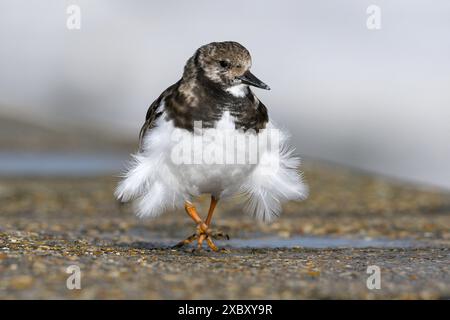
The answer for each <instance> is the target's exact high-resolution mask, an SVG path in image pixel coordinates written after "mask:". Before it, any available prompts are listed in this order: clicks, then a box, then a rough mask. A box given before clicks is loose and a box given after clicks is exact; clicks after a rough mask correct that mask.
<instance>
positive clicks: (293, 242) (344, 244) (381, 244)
mask: <svg viewBox="0 0 450 320" xmlns="http://www.w3.org/2000/svg"><path fill="white" fill-rule="evenodd" d="M135 236H136V235H135ZM107 238H108V237H107ZM137 238H138V239H139V241H138V243H139V246H143V247H149V248H150V247H171V246H173V245H175V244H176V243H178V241H180V240H181V239H168V238H158V237H157V235H156V234H153V235H149V234H148V233H147V234H146V236H137ZM110 239H111V238H110ZM136 240H137V239H136ZM214 242H215V243H216V244H217V245H218V246H219V247H222V248H255V249H264V248H267V249H274V248H310V249H327V248H411V247H427V246H429V245H430V244H429V243H427V242H423V241H418V240H409V239H402V240H390V239H380V238H377V239H355V238H342V237H339V238H338V237H313V236H297V237H291V238H281V237H256V238H252V239H236V238H234V239H231V240H215V241H214Z"/></svg>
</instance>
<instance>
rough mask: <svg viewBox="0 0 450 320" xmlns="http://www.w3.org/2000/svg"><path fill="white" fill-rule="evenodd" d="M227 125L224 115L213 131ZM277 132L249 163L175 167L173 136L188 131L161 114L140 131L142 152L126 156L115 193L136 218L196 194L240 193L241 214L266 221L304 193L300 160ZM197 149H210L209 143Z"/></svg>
mask: <svg viewBox="0 0 450 320" xmlns="http://www.w3.org/2000/svg"><path fill="white" fill-rule="evenodd" d="M232 127H234V122H233V121H232V119H231V117H230V115H229V113H225V114H224V117H223V118H222V120H221V121H219V123H218V124H217V130H225V129H229V128H232ZM272 129H276V128H275V127H274V126H273V124H272V123H269V125H268V127H267V129H265V130H272ZM263 131H264V130H263ZM278 132H279V133H280V134H279V148H277V149H276V150H272V149H270V150H269V149H265V150H263V151H262V152H261V151H260V152H261V153H260V155H259V159H258V162H257V163H255V164H231V165H229V164H200V165H199V164H181V165H180V164H176V163H174V162H173V160H172V158H171V154H172V149H173V147H174V144H173V143H171V142H172V141H173V136H174V134H175V135H176V134H178V135H180V134H182V135H184V136H185V137H186V138H192V135H193V133H190V132H188V131H186V130H184V129H179V128H175V127H174V126H173V123H172V121H166V120H165V119H164V116H161V117H159V118H158V120H157V122H156V125H155V127H154V128H153V129H151V130H149V131H148V132H147V134H146V135H145V137H144V140H143V147H142V151H140V152H139V153H137V154H135V155H133V156H132V161H131V162H130V164H129V167H128V169H127V170H126V172H125V174H124V176H123V180H122V181H121V182H120V183H119V185H118V187H117V189H116V192H115V195H116V197H117V198H118V199H120V200H121V201H124V202H126V201H130V200H134V205H135V210H136V213H137V215H138V216H141V217H143V216H147V217H155V216H158V215H159V214H161V213H162V212H164V211H166V210H169V209H175V208H181V207H183V205H184V202H185V201H192V200H193V197H195V196H198V195H200V194H201V193H211V194H213V195H214V196H216V197H218V198H222V199H223V198H226V197H230V196H233V195H237V194H244V195H245V197H246V198H247V200H246V204H245V207H244V210H245V212H247V213H249V214H251V215H253V216H254V217H256V218H258V219H261V220H264V221H270V220H271V219H273V218H274V217H277V216H278V215H279V214H280V212H281V203H282V202H284V201H288V200H302V199H305V198H306V197H307V194H308V189H307V186H306V185H305V184H304V183H303V182H302V178H301V174H300V172H299V166H300V160H299V158H297V157H295V156H294V155H293V149H292V148H291V147H289V145H288V136H287V135H286V134H285V133H283V132H282V131H280V130H278ZM260 133H261V131H260ZM203 148H209V150H210V149H211V146H210V145H206V146H204V147H203ZM217 148H219V147H217ZM220 148H222V146H220ZM194 151H195V149H194ZM225 152H227V151H225ZM235 152H241V151H240V150H239V149H237V150H235Z"/></svg>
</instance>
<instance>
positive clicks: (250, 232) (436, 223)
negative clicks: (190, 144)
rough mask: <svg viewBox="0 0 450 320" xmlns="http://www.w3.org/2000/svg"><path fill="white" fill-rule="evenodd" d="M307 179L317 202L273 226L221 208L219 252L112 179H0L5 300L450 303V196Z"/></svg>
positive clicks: (0, 283) (346, 176) (236, 206)
mask: <svg viewBox="0 0 450 320" xmlns="http://www.w3.org/2000/svg"><path fill="white" fill-rule="evenodd" d="M305 176H306V179H307V181H308V183H309V184H310V188H311V196H310V198H309V199H308V200H307V201H305V202H302V203H288V204H287V205H286V206H285V207H284V212H283V214H282V216H281V217H280V219H278V220H277V221H275V222H274V223H272V224H268V225H265V224H261V223H257V222H255V221H254V220H252V219H251V218H250V217H247V216H243V215H242V213H241V210H240V208H241V207H242V206H241V205H242V204H241V203H240V202H239V201H233V202H228V203H219V206H218V209H217V210H218V211H217V214H216V215H215V217H214V219H213V227H217V228H219V229H220V230H222V231H224V232H226V233H228V234H229V235H230V237H231V238H232V240H233V241H232V242H230V243H231V244H230V243H228V244H227V243H225V242H221V243H220V245H222V246H223V247H224V248H225V249H224V250H222V251H221V252H219V253H215V252H210V251H209V250H206V249H205V250H204V251H202V252H192V248H183V249H177V250H174V249H172V248H171V245H172V244H174V243H175V242H176V240H181V239H182V238H185V237H186V236H188V235H190V234H192V231H193V230H194V225H193V224H192V222H191V221H190V220H189V218H188V217H187V216H186V214H185V213H183V212H170V213H167V214H165V215H163V216H161V217H158V218H156V219H153V220H140V219H138V218H136V217H135V216H134V215H133V213H132V210H131V208H130V207H129V206H121V205H119V204H118V203H117V202H116V201H115V200H114V199H113V196H112V192H113V189H114V186H115V183H116V179H115V178H110V177H86V178H56V177H55V178H47V179H45V178H1V179H0V205H1V207H0V208H1V209H0V298H2V299H16V298H19V299H28V298H33V299H48V298H57V299H59V298H74V299H91V298H99V299H115V298H126V299H132V298H137V299H157V298H162V299H176V298H181V299H190V298H195V299H197V298H198V299H215V298H225V299H259V298H270V299H272V298H273V299H299V298H313V299H315V298H363V299H380V298H420V299H435V298H442V299H448V298H450V267H449V265H450V195H449V194H448V193H443V192H440V191H438V190H432V189H429V188H428V189H427V188H418V187H415V186H413V185H405V184H403V183H399V182H393V181H389V180H387V179H383V178H380V177H371V176H368V175H363V174H360V173H355V172H352V171H349V170H346V169H342V168H337V167H333V166H329V165H323V164H312V163H307V164H306V167H305ZM207 200H208V199H207V197H202V198H201V199H199V208H200V210H201V212H202V213H203V214H204V212H205V211H206V207H207V204H208V203H207ZM261 239H262V240H261ZM264 239H265V240H264ZM255 241H256V242H255ZM264 241H265V242H264ZM361 241H365V242H361ZM358 243H359V244H360V245H357V244H358ZM361 243H363V245H361ZM388 243H390V245H387V244H388ZM252 244H254V246H253V247H252ZM256 244H258V245H256ZM319 244H320V245H319ZM353 244H354V245H353ZM71 265H76V266H78V267H79V268H80V270H81V289H80V290H77V289H74V290H69V289H68V288H67V286H66V280H67V278H68V277H69V276H70V274H68V273H66V271H67V267H69V266H71ZM371 265H376V266H378V267H380V270H381V289H379V290H377V289H374V290H369V289H368V288H367V286H366V281H367V278H368V276H369V274H367V267H368V266H371Z"/></svg>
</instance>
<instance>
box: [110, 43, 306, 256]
mask: <svg viewBox="0 0 450 320" xmlns="http://www.w3.org/2000/svg"><path fill="white" fill-rule="evenodd" d="M250 67H251V57H250V53H249V52H248V50H247V49H246V48H244V47H243V46H242V45H241V44H239V43H237V42H232V41H227V42H213V43H210V44H207V45H204V46H202V47H200V48H199V49H198V50H197V51H196V52H195V54H194V55H193V56H192V57H191V58H190V59H189V60H188V61H187V63H186V66H185V68H184V73H183V77H182V78H181V79H180V80H179V81H178V82H177V83H175V84H173V85H172V86H170V87H169V88H167V89H166V90H165V91H164V92H163V93H162V94H161V95H160V96H159V97H158V99H156V100H155V101H154V102H153V103H152V104H151V105H150V107H149V109H148V111H147V115H146V119H145V123H144V125H143V126H142V129H141V131H140V135H139V140H140V149H139V151H138V152H137V153H136V154H134V155H133V160H132V161H131V163H130V166H129V168H128V169H127V170H126V172H125V174H124V179H123V180H122V181H121V182H120V183H119V185H118V187H117V189H116V192H115V195H116V197H117V198H118V199H120V200H121V201H123V202H127V201H130V200H134V204H135V209H136V212H137V214H138V215H139V216H143V217H144V216H147V217H155V216H158V215H159V214H161V213H162V212H164V211H165V210H167V209H175V208H180V207H183V206H184V208H185V210H186V212H187V214H188V215H189V216H190V217H191V218H192V219H193V220H194V221H195V223H196V224H197V229H196V233H195V234H193V235H192V236H190V237H188V238H187V239H186V240H183V241H181V242H180V243H178V245H177V246H178V247H180V246H183V245H185V244H189V243H191V242H193V241H195V240H197V247H198V248H201V247H202V243H203V242H204V241H206V242H207V244H208V246H209V247H210V248H211V249H212V250H214V251H217V250H218V248H217V246H216V245H215V244H214V242H213V239H215V238H216V235H217V234H214V233H213V232H212V231H211V229H210V225H211V219H212V216H213V212H214V209H215V207H216V204H217V202H218V201H219V199H226V198H229V197H231V196H234V195H238V194H243V195H244V196H245V197H246V199H247V200H246V205H245V206H244V211H245V212H247V213H250V214H252V215H254V216H255V217H256V218H259V219H260V220H265V221H268V220H271V219H272V218H274V217H276V216H278V215H279V213H280V212H281V203H282V202H283V201H287V200H302V199H305V198H306V196H307V187H306V185H305V184H304V183H303V182H302V178H301V173H300V171H299V166H300V160H299V158H298V157H296V156H295V155H294V154H293V148H291V147H290V146H289V145H288V136H287V134H286V133H284V132H283V131H280V130H279V129H277V127H276V126H275V125H274V124H273V123H272V122H271V121H270V119H269V116H268V112H267V108H266V107H265V106H264V104H263V103H262V102H261V101H260V100H259V99H258V98H257V97H256V95H255V94H254V93H253V92H252V90H251V89H250V86H253V87H257V88H262V89H266V90H269V87H268V86H267V85H266V84H265V83H263V82H262V81H261V80H259V79H258V78H257V77H255V76H254V75H253V74H252V73H251V72H250ZM205 193H206V194H210V195H211V204H210V207H209V211H208V215H207V217H206V219H205V220H203V219H202V218H201V217H200V215H199V214H198V212H197V210H196V208H195V205H194V204H193V200H194V198H195V197H196V196H199V195H200V194H205Z"/></svg>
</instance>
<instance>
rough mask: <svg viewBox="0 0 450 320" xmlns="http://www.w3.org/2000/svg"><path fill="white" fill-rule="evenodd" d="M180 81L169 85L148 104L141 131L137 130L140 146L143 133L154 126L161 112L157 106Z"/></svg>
mask: <svg viewBox="0 0 450 320" xmlns="http://www.w3.org/2000/svg"><path fill="white" fill-rule="evenodd" d="M179 82H180V81H178V82H177V83H175V84H173V85H171V86H170V87H169V88H167V89H166V90H164V91H163V93H161V95H160V96H159V97H158V99H156V100H155V101H153V103H152V104H151V105H150V107H149V108H148V110H147V114H146V116H145V122H144V124H143V125H142V128H141V131H139V146H140V148H142V139H143V138H144V136H145V133H146V132H147V130H150V129H152V128H153V127H154V126H155V120H156V119H158V118H159V116H160V115H161V114H162V113H163V111H162V110H159V106H160V105H161V102H162V101H163V100H164V99H165V98H166V97H167V96H168V95H170V94H172V93H173V90H174V89H176V87H177V86H178V84H179Z"/></svg>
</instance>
